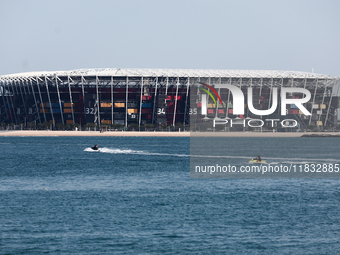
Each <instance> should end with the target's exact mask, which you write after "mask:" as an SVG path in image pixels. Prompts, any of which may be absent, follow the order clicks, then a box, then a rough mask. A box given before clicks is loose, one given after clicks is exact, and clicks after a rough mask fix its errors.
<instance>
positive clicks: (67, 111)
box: [64, 108, 72, 113]
mask: <svg viewBox="0 0 340 255" xmlns="http://www.w3.org/2000/svg"><path fill="white" fill-rule="evenodd" d="M64 113H72V109H71V108H64Z"/></svg>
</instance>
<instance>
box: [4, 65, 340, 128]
mask: <svg viewBox="0 0 340 255" xmlns="http://www.w3.org/2000/svg"><path fill="white" fill-rule="evenodd" d="M339 83H340V80H339V77H334V76H328V75H322V74H316V73H307V72H297V71H256V70H201V69H198V70H194V69H117V68H110V69H81V70H72V71H56V72H48V71H47V72H28V73H18V74H11V75H2V76H0V97H1V98H0V122H1V123H2V124H1V125H3V126H4V125H6V126H8V125H12V126H21V127H24V128H27V127H29V126H31V127H34V126H35V125H38V124H41V123H49V125H50V127H51V128H53V129H56V128H58V127H63V126H65V125H78V126H86V125H92V126H96V127H98V128H102V127H104V126H105V127H107V126H112V125H120V126H121V127H123V128H125V129H131V128H134V129H141V128H145V127H146V126H148V127H153V128H156V127H158V128H159V127H160V126H162V128H164V127H176V126H177V127H184V128H186V127H189V125H190V122H191V124H192V123H195V125H196V124H197V123H203V122H206V120H211V119H214V118H222V119H223V118H224V119H250V118H254V115H253V114H252V113H251V112H250V111H249V110H245V113H244V114H243V115H233V101H232V99H233V96H232V94H231V93H230V91H229V90H228V89H218V93H219V95H220V97H221V99H222V101H223V103H222V104H216V102H215V100H214V98H212V97H211V98H209V99H208V111H207V116H204V115H201V114H200V107H201V103H200V95H199V93H198V91H199V90H198V88H199V86H200V85H201V84H209V85H210V86H211V87H214V86H215V84H230V85H234V86H237V87H238V88H240V89H241V90H242V92H243V93H244V95H247V88H248V87H251V88H252V91H253V106H254V107H255V108H256V109H259V110H260V109H269V108H270V105H271V104H272V101H273V99H272V92H273V89H274V88H277V89H278V91H280V88H282V87H298V88H304V89H307V90H309V91H310V93H311V100H310V101H309V102H308V103H306V104H305V107H306V109H307V110H308V111H309V112H310V113H311V115H310V116H306V115H304V114H302V113H301V111H300V110H299V109H298V108H297V107H296V106H294V105H290V106H288V107H287V116H286V118H288V119H294V120H296V122H297V123H298V124H299V126H298V127H297V128H299V129H302V130H307V129H308V128H311V127H318V128H321V129H323V128H331V127H335V126H336V125H337V115H338V114H337V112H338V108H339V97H338V92H339ZM208 91H210V90H209V89H208V90H207V92H208ZM289 97H291V98H299V97H301V95H298V94H296V95H295V94H294V93H291V94H290V95H289ZM209 100H210V101H209ZM244 105H245V109H246V108H247V101H246V100H245V102H244ZM279 108H280V107H278V109H277V110H276V111H275V112H274V113H272V114H271V115H270V116H262V117H261V118H266V117H267V118H278V115H279V113H280V109H279ZM190 120H191V121H190ZM228 130H229V131H233V129H231V130H230V129H228ZM235 130H236V129H235Z"/></svg>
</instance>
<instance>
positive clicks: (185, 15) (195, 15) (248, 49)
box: [0, 0, 340, 76]
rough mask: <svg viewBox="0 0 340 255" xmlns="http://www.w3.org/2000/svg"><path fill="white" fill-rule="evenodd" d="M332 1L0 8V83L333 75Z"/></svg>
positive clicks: (105, 1)
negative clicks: (78, 77)
mask: <svg viewBox="0 0 340 255" xmlns="http://www.w3.org/2000/svg"><path fill="white" fill-rule="evenodd" d="M339 11H340V1H338V0H320V1H315V0H234V1H231V0H220V1H219V0H209V1H208V0H206V1H203V0H121V1H118V0H93V1H92V0H55V1H53V0H30V1H24V0H0V35H1V38H0V75H5V74H13V73H20V72H31V71H61V70H73V69H85V68H171V69H251V70H288V71H304V72H313V71H314V72H315V73H320V74H326V75H332V76H340V67H339V61H340V33H339V25H340V15H339Z"/></svg>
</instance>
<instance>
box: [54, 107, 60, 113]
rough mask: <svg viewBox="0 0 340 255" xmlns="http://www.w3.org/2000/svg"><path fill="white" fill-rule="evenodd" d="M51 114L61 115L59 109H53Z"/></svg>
mask: <svg viewBox="0 0 340 255" xmlns="http://www.w3.org/2000/svg"><path fill="white" fill-rule="evenodd" d="M53 113H61V111H60V108H55V109H53Z"/></svg>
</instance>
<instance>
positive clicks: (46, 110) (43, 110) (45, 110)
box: [40, 108, 49, 113]
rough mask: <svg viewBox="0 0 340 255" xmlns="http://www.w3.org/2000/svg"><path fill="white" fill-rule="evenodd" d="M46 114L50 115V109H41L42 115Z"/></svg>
mask: <svg viewBox="0 0 340 255" xmlns="http://www.w3.org/2000/svg"><path fill="white" fill-rule="evenodd" d="M44 112H45V113H48V112H49V111H48V109H46V108H45V109H40V113H44Z"/></svg>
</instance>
